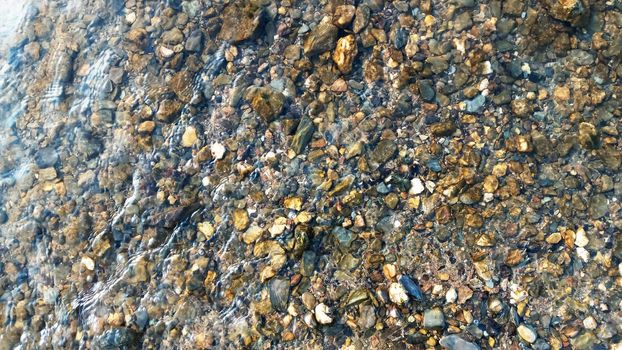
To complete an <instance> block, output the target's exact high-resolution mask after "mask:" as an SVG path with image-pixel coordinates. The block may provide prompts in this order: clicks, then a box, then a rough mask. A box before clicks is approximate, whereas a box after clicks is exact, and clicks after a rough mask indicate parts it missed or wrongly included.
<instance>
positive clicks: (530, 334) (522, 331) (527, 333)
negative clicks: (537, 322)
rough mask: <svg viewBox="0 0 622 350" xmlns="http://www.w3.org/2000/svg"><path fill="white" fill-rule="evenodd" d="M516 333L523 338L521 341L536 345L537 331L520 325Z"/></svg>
mask: <svg viewBox="0 0 622 350" xmlns="http://www.w3.org/2000/svg"><path fill="white" fill-rule="evenodd" d="M516 331H517V332H518V335H519V336H520V337H521V339H523V340H524V341H526V342H527V343H529V344H532V343H534V342H535V341H536V338H538V334H537V333H536V331H535V330H534V329H533V328H531V327H530V326H527V325H524V324H521V325H519V326H518V328H516Z"/></svg>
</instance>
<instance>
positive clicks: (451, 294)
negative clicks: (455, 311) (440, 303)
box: [445, 287, 458, 304]
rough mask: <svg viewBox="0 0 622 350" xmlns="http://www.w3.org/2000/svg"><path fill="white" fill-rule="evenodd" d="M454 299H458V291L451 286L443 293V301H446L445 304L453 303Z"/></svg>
mask: <svg viewBox="0 0 622 350" xmlns="http://www.w3.org/2000/svg"><path fill="white" fill-rule="evenodd" d="M456 300H458V291H456V288H454V287H451V288H449V290H448V291H447V293H445V301H446V302H447V304H451V303H455V302H456Z"/></svg>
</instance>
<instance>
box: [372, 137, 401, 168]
mask: <svg viewBox="0 0 622 350" xmlns="http://www.w3.org/2000/svg"><path fill="white" fill-rule="evenodd" d="M396 151H397V145H396V144H395V141H393V140H382V141H380V142H378V144H377V145H376V147H375V148H374V150H373V151H372V152H371V153H370V155H369V158H370V160H371V161H372V162H374V163H376V164H378V165H381V164H384V163H385V162H386V161H388V160H389V159H391V158H392V157H393V155H394V154H395V152H396Z"/></svg>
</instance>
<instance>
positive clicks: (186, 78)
mask: <svg viewBox="0 0 622 350" xmlns="http://www.w3.org/2000/svg"><path fill="white" fill-rule="evenodd" d="M192 78H193V77H192V73H190V72H189V71H186V70H183V71H181V72H178V73H176V74H175V75H174V76H173V78H172V79H171V81H170V83H169V86H170V88H171V90H172V91H173V92H174V93H175V95H177V97H178V98H179V99H180V100H181V101H183V102H185V103H188V102H190V100H192V96H193V95H194V89H193V83H192Z"/></svg>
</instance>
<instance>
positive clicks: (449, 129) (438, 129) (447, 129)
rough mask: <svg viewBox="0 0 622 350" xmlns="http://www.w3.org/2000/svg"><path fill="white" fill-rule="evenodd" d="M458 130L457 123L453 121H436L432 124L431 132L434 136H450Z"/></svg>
mask: <svg viewBox="0 0 622 350" xmlns="http://www.w3.org/2000/svg"><path fill="white" fill-rule="evenodd" d="M455 131H456V124H455V123H454V122H452V121H445V122H439V123H434V124H432V125H430V132H431V133H432V135H434V136H450V135H451V134H453V133H454V132H455Z"/></svg>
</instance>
